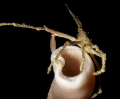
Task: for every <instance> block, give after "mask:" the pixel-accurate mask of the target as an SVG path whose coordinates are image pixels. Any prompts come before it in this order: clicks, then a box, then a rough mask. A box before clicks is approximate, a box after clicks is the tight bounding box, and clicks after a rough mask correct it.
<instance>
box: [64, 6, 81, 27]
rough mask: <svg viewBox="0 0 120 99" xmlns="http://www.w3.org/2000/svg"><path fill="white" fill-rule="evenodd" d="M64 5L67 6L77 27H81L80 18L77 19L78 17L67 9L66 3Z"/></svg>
mask: <svg viewBox="0 0 120 99" xmlns="http://www.w3.org/2000/svg"><path fill="white" fill-rule="evenodd" d="M65 6H66V7H67V9H68V11H69V13H70V14H71V16H72V17H73V19H74V21H75V22H76V24H77V26H78V28H82V23H81V22H80V20H79V19H78V17H77V18H76V17H75V15H74V14H73V13H72V11H71V10H70V9H69V7H68V5H67V4H65Z"/></svg>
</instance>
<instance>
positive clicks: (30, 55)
mask: <svg viewBox="0 0 120 99" xmlns="http://www.w3.org/2000/svg"><path fill="white" fill-rule="evenodd" d="M65 4H68V6H69V8H70V9H71V10H72V12H73V13H74V14H75V15H76V16H78V17H79V19H80V20H81V22H82V24H83V29H84V30H85V31H86V32H89V33H88V36H89V38H90V39H92V42H93V44H97V45H98V46H99V48H100V49H101V50H102V51H103V52H105V53H106V54H107V61H106V72H105V73H104V74H102V75H101V80H102V82H101V83H102V90H103V93H102V94H101V95H99V96H98V97H96V98H95V99H120V95H119V92H120V86H119V65H118V63H117V62H118V61H117V58H118V57H117V55H118V54H119V53H118V51H119V50H118V48H119V45H118V43H119V38H118V37H119V35H118V34H119V31H117V32H115V30H116V29H117V23H119V22H118V19H117V17H118V12H119V9H118V6H117V3H116V2H110V1H109V2H101V1H96V2H88V1H86V2H83V1H81V0H68V1H67V0H64V2H62V1H57V0H56V1H51V0H50V1H45V0H44V1H39V2H38V1H37V2H36V1H31V2H30V1H29V2H22V1H17V2H15V1H14V2H13V3H12V2H5V3H1V14H0V23H1V22H16V23H20V24H22V23H25V24H28V25H33V26H37V27H38V26H39V27H43V25H46V26H47V27H49V28H51V29H54V30H57V31H61V32H64V33H66V34H69V35H72V36H75V37H76V34H77V25H76V24H75V22H74V21H73V19H72V17H71V16H70V14H69V12H68V10H67V8H66V6H65ZM118 26H119V24H118ZM114 27H115V28H114ZM0 40H1V44H0V45H1V47H0V49H1V66H0V67H1V69H0V70H1V82H2V85H1V86H2V94H3V96H4V98H6V97H11V98H15V99H17V98H19V97H21V98H23V97H24V98H33V99H46V98H47V93H48V91H49V88H50V85H51V82H52V80H53V78H54V74H53V71H52V72H51V73H50V74H49V75H47V68H48V66H49V64H50V55H51V52H50V33H47V32H45V31H40V32H37V31H36V30H31V29H22V28H14V27H12V26H6V27H0ZM65 41H67V40H66V39H63V38H59V37H56V42H57V47H59V46H62V45H63V44H64V43H65ZM98 59H99V61H100V58H98Z"/></svg>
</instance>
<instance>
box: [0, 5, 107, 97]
mask: <svg viewBox="0 0 120 99" xmlns="http://www.w3.org/2000/svg"><path fill="white" fill-rule="evenodd" d="M67 8H68V7H67ZM68 10H69V12H70V14H71V16H72V17H73V19H74V21H75V22H76V24H77V26H78V35H77V38H75V37H72V36H70V35H67V34H65V33H62V32H58V31H55V30H53V29H50V28H48V27H46V26H44V27H34V26H30V25H25V24H18V23H1V24H0V26H6V25H12V26H14V27H22V28H30V29H35V30H37V31H41V30H45V31H47V32H49V33H51V34H52V36H51V45H50V46H51V51H52V52H53V53H54V51H55V49H56V41H55V36H58V37H63V38H66V39H69V40H70V41H67V42H66V43H65V44H64V45H63V46H62V48H61V49H60V50H59V52H58V53H57V54H56V56H55V57H54V58H53V59H52V62H51V64H50V66H49V68H48V73H49V72H50V71H51V68H52V66H53V65H54V64H57V65H55V66H57V67H56V68H58V67H59V66H64V67H63V68H65V66H67V65H64V62H61V60H59V58H60V57H61V54H62V53H64V51H66V49H67V46H69V45H75V44H76V45H78V46H79V49H80V48H81V53H82V54H81V59H80V66H79V68H77V69H76V70H78V71H79V72H78V73H77V74H78V75H79V74H80V75H81V74H83V73H84V71H85V69H84V64H86V61H87V59H86V57H87V56H86V53H88V54H90V56H91V57H92V59H93V61H94V63H95V64H96V66H97V67H98V69H99V68H100V67H99V65H98V63H97V61H96V59H95V57H94V55H96V56H98V57H101V59H102V68H101V69H99V70H98V71H97V72H94V70H92V73H93V75H99V74H101V73H103V72H105V62H106V54H105V53H103V52H102V51H101V50H100V49H99V47H98V46H97V45H93V44H92V42H91V41H90V39H89V38H88V37H87V35H86V32H85V31H84V30H83V29H82V24H81V22H80V21H79V19H78V18H76V17H75V15H74V14H73V13H72V12H71V11H70V9H69V8H68ZM62 55H64V54H62ZM56 70H57V69H56ZM62 70H63V71H62V73H63V74H65V73H66V72H64V70H67V69H62ZM73 70H74V69H73ZM71 73H72V72H71ZM71 73H69V74H71ZM93 75H92V74H91V76H92V77H94V76H93ZM86 79H87V78H86ZM89 81H90V80H89ZM93 84H94V81H93ZM81 90H83V89H81ZM99 93H101V88H100V87H99V91H98V93H97V94H99ZM97 94H95V95H94V96H96V95H97ZM94 96H93V97H94Z"/></svg>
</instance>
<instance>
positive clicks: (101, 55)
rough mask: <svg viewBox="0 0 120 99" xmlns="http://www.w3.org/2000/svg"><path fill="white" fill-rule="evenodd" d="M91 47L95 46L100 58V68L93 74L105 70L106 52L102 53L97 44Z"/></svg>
mask: <svg viewBox="0 0 120 99" xmlns="http://www.w3.org/2000/svg"><path fill="white" fill-rule="evenodd" d="M92 48H95V50H96V53H99V54H100V57H101V59H102V68H101V69H100V70H99V71H97V72H94V73H93V74H94V75H99V74H101V73H103V72H105V61H106V54H105V53H103V52H102V51H101V50H100V49H99V48H98V46H97V45H93V46H92ZM95 55H96V54H95Z"/></svg>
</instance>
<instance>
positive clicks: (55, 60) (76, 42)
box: [47, 41, 85, 74]
mask: <svg viewBox="0 0 120 99" xmlns="http://www.w3.org/2000/svg"><path fill="white" fill-rule="evenodd" d="M80 43H81V41H70V42H68V41H67V42H66V43H65V44H64V45H63V47H62V49H61V50H60V51H59V53H58V54H57V56H56V57H55V58H54V59H53V61H52V62H51V64H50V66H49V67H48V72H47V73H48V74H49V73H50V71H51V68H52V65H53V63H57V64H61V65H62V63H61V62H59V61H57V59H58V57H59V56H60V54H61V53H62V51H63V50H64V49H65V48H66V47H67V46H68V45H74V44H80ZM84 61H85V56H84V46H83V47H82V62H81V65H80V71H82V69H83V63H84Z"/></svg>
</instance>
